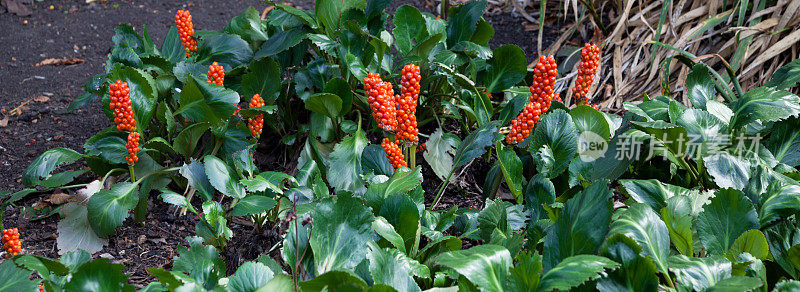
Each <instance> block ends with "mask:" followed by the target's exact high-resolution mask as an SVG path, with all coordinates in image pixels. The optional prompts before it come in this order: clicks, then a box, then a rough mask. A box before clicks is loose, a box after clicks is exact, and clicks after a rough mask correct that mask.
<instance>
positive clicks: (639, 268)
mask: <svg viewBox="0 0 800 292" xmlns="http://www.w3.org/2000/svg"><path fill="white" fill-rule="evenodd" d="M641 252H642V248H641V247H640V246H639V244H637V243H636V241H634V240H633V239H631V238H630V237H627V236H625V235H623V234H620V233H617V234H614V235H612V236H611V237H609V238H608V240H606V244H605V246H604V247H603V251H602V252H601V254H602V255H603V256H605V257H607V258H609V259H611V260H613V261H615V262H617V263H620V264H621V267H620V268H619V269H618V270H616V271H613V272H611V273H609V274H608V275H606V276H603V277H602V278H601V279H599V280H598V281H597V289H598V290H601V291H654V290H658V276H656V265H655V264H653V261H651V260H650V259H648V258H646V257H645V256H643V255H642V254H641Z"/></svg>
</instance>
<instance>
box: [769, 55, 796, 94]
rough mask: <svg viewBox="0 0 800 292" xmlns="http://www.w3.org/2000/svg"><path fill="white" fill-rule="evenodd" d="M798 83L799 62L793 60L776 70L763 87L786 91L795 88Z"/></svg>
mask: <svg viewBox="0 0 800 292" xmlns="http://www.w3.org/2000/svg"><path fill="white" fill-rule="evenodd" d="M798 82H800V60H794V61H791V62H789V64H786V65H783V67H780V68H778V70H777V71H775V74H772V78H771V79H770V80H769V82H767V84H764V86H770V87H775V89H787V88H791V87H795V86H797V83H798Z"/></svg>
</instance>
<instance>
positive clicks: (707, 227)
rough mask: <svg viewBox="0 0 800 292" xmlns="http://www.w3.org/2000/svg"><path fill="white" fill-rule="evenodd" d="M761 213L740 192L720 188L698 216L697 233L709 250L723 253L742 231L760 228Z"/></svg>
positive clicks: (714, 252) (716, 253)
mask: <svg viewBox="0 0 800 292" xmlns="http://www.w3.org/2000/svg"><path fill="white" fill-rule="evenodd" d="M759 227H760V225H759V224H758V214H757V213H756V210H755V208H753V204H752V203H750V200H748V199H747V198H746V197H745V196H744V194H743V193H742V192H741V191H738V190H733V189H724V190H718V191H717V192H716V196H714V197H713V198H711V203H710V204H708V205H706V206H704V207H703V212H702V213H700V215H698V216H697V233H698V235H699V236H700V241H701V242H702V243H703V246H705V248H706V250H707V251H708V253H710V254H713V255H723V254H725V253H726V252H728V249H730V247H731V245H732V244H733V242H734V241H735V240H736V238H738V237H739V236H740V235H742V233H744V232H745V231H747V230H750V229H758V228H759Z"/></svg>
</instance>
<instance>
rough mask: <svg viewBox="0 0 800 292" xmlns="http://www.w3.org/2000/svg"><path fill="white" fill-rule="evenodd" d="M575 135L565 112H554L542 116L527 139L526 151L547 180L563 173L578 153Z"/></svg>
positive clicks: (568, 116) (571, 122) (570, 120)
mask: <svg viewBox="0 0 800 292" xmlns="http://www.w3.org/2000/svg"><path fill="white" fill-rule="evenodd" d="M577 135H578V134H577V131H576V129H575V123H574V122H573V120H572V117H570V115H569V114H567V113H566V112H565V111H563V110H555V111H553V112H551V113H549V114H547V115H546V116H544V118H543V119H542V120H541V121H540V122H539V124H538V125H536V128H534V130H533V133H531V136H532V137H530V138H528V140H529V141H530V143H529V144H530V145H529V147H528V150H529V151H530V152H531V154H532V155H533V158H534V161H535V162H536V164H537V165H536V168H537V169H538V170H539V172H541V173H543V174H544V175H545V176H546V177H548V178H554V177H556V176H558V175H559V174H561V173H562V172H564V170H566V169H567V167H568V166H569V162H570V161H572V159H573V158H574V157H575V154H577V152H578V136H577Z"/></svg>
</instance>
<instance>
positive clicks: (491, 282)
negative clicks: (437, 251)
mask: <svg viewBox="0 0 800 292" xmlns="http://www.w3.org/2000/svg"><path fill="white" fill-rule="evenodd" d="M436 262H437V264H439V265H442V266H445V267H448V268H451V269H454V270H455V271H456V272H458V273H459V274H461V275H463V276H464V277H466V278H467V279H469V281H470V282H472V284H474V285H475V286H478V287H479V288H480V289H481V290H482V291H503V287H504V286H505V284H506V277H507V276H508V269H509V268H510V267H511V266H512V264H513V263H512V260H511V254H510V253H509V252H508V250H507V249H505V248H504V247H502V246H498V245H491V244H484V245H478V246H475V247H472V248H470V249H467V250H458V251H452V252H448V253H443V254H442V255H440V256H439V257H437V258H436Z"/></svg>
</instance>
